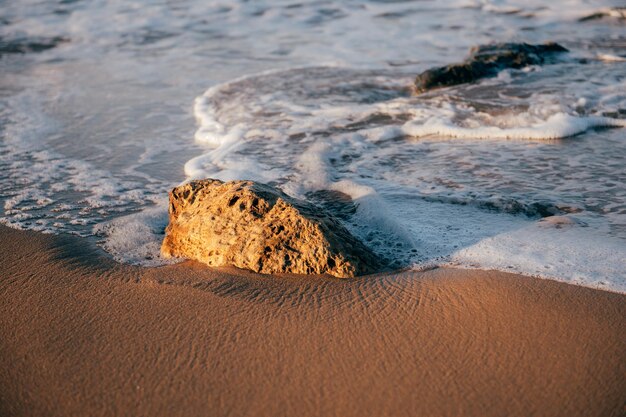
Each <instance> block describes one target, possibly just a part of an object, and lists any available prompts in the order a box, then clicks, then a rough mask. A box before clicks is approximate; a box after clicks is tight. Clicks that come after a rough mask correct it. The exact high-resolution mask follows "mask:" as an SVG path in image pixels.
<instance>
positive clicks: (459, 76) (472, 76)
mask: <svg viewBox="0 0 626 417" xmlns="http://www.w3.org/2000/svg"><path fill="white" fill-rule="evenodd" d="M562 52H567V49H565V48H564V47H562V46H561V45H559V44H557V43H546V44H543V45H530V44H527V43H496V44H493V45H481V46H477V47H474V48H472V50H471V51H470V56H469V58H467V59H466V60H465V61H463V62H461V63H459V64H451V65H447V66H445V67H438V68H431V69H429V70H426V71H424V72H422V73H421V74H419V75H418V76H417V78H416V79H415V89H416V91H417V92H418V93H423V92H425V91H428V90H432V89H433V88H437V87H448V86H452V85H458V84H465V83H471V82H474V81H477V80H479V79H481V78H486V77H493V76H496V75H497V74H498V72H500V71H502V70H504V69H507V68H523V67H526V66H528V65H540V64H544V63H547V62H549V61H550V60H551V59H552V58H553V57H554V56H555V55H556V54H559V53H562Z"/></svg>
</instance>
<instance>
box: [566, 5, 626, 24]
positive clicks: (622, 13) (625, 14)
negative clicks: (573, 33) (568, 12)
mask: <svg viewBox="0 0 626 417" xmlns="http://www.w3.org/2000/svg"><path fill="white" fill-rule="evenodd" d="M607 17H608V18H611V17H612V18H615V19H617V20H620V21H626V7H613V8H611V9H602V10H598V11H597V12H595V13H592V14H590V15H587V16H584V17H581V18H580V19H578V21H579V22H589V21H592V20H601V19H605V18H607Z"/></svg>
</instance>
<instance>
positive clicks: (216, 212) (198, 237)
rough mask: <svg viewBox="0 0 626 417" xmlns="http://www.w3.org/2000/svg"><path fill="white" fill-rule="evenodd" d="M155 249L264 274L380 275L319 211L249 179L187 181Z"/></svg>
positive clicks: (375, 262)
mask: <svg viewBox="0 0 626 417" xmlns="http://www.w3.org/2000/svg"><path fill="white" fill-rule="evenodd" d="M169 197H170V206H169V221H170V222H169V225H168V226H167V229H166V234H165V239H164V240H163V244H162V246H161V252H162V254H163V256H166V257H183V258H187V259H194V260H197V261H200V262H203V263H205V264H207V265H210V266H236V267H238V268H244V269H250V270H253V271H256V272H259V273H263V274H275V273H293V274H330V275H333V276H335V277H340V278H346V277H353V276H356V275H363V274H368V273H373V272H376V271H378V270H380V268H381V266H382V264H381V261H380V260H379V259H378V258H377V257H376V256H375V255H374V254H373V253H372V252H371V251H370V250H369V249H368V248H367V247H366V246H364V245H363V244H362V243H361V242H360V241H359V240H358V239H356V238H355V237H354V236H352V235H351V234H350V232H348V230H346V228H345V227H343V226H342V225H341V224H340V223H339V222H338V221H337V220H336V219H334V218H333V217H332V216H330V215H328V214H327V213H324V212H323V210H322V209H320V208H319V207H317V206H315V205H313V204H310V203H308V202H305V201H300V200H296V199H294V198H292V197H289V196H287V195H286V194H284V193H282V192H281V191H280V190H277V189H276V188H273V187H270V186H268V185H265V184H260V183H255V182H252V181H232V182H226V183H225V182H222V181H219V180H213V179H205V180H198V181H192V182H189V183H188V184H185V185H181V186H179V187H176V188H174V189H173V190H172V191H171V192H170V195H169Z"/></svg>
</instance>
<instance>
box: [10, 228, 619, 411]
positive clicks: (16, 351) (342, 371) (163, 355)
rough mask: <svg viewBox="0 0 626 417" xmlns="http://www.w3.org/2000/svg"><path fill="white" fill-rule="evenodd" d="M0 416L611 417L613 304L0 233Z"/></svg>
mask: <svg viewBox="0 0 626 417" xmlns="http://www.w3.org/2000/svg"><path fill="white" fill-rule="evenodd" d="M0 271H1V276H0V415H1V416H3V417H6V416H27V415H28V416H105V415H106V416H179V415H180V416H226V415H229V416H244V415H246V416H316V415H318V416H341V417H348V416H359V417H364V416H387V415H389V416H457V415H458V416H620V415H624V414H625V412H626V408H625V405H626V296H624V295H621V294H615V293H610V292H605V291H599V290H593V289H588V288H582V287H577V286H571V285H567V284H562V283H557V282H552V281H546V280H539V279H534V278H528V277H522V276H516V275H510V274H504V273H498V272H487V271H466V270H453V269H436V270H432V271H427V272H422V273H417V272H406V273H398V274H392V275H384V276H371V277H365V278H362V279H356V280H347V281H346V280H337V279H330V278H323V277H322V278H320V277H317V278H294V277H267V276H258V275H254V274H251V273H246V272H242V271H236V270H228V269H221V270H208V269H206V268H204V267H202V266H200V265H198V264H194V263H191V262H187V263H183V264H179V265H175V266H171V267H163V268H151V269H148V268H146V269H142V268H136V267H130V266H124V265H119V264H116V263H115V262H113V261H111V260H109V259H108V258H106V257H104V256H102V254H101V253H100V252H99V251H98V250H97V249H94V248H93V247H91V246H89V245H86V244H85V243H84V242H83V241H79V240H77V239H75V238H71V237H54V236H45V235H40V234H37V233H32V232H20V231H14V230H10V229H7V228H5V227H0Z"/></svg>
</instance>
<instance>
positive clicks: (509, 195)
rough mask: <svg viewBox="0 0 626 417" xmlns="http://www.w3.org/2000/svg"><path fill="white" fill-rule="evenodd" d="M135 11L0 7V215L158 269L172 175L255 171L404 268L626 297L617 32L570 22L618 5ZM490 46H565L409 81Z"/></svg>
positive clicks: (625, 145) (625, 36)
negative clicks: (433, 79)
mask: <svg viewBox="0 0 626 417" xmlns="http://www.w3.org/2000/svg"><path fill="white" fill-rule="evenodd" d="M146 3H147V2H141V1H135V2H129V1H124V2H122V1H119V2H115V1H108V2H105V1H94V2H82V1H59V2H50V1H45V2H43V1H42V2H36V1H23V2H7V1H5V2H0V8H1V10H2V11H3V13H2V16H3V17H2V19H0V40H2V42H0V46H3V48H2V49H1V52H0V53H1V54H2V56H1V58H0V67H1V73H2V76H1V77H0V129H1V132H2V133H1V134H2V142H0V168H1V169H2V175H1V176H0V199H1V200H2V205H3V213H2V222H3V223H4V224H8V225H10V226H12V227H17V228H28V229H35V230H40V231H42V232H52V233H74V234H79V235H81V236H84V237H85V238H87V239H98V240H99V241H100V243H101V244H102V245H103V247H104V248H105V249H107V250H108V251H109V252H110V253H111V254H112V255H113V256H115V257H116V259H118V260H120V261H124V262H132V263H140V264H144V265H158V264H161V263H162V262H163V260H161V259H160V258H159V256H158V246H159V241H160V239H161V237H162V233H163V227H164V225H165V223H166V222H167V215H166V212H165V204H164V199H165V197H166V194H167V191H168V189H169V188H171V187H172V186H175V185H177V184H179V183H180V182H182V181H185V180H186V179H189V178H201V177H206V176H210V177H216V178H221V179H224V180H228V179H254V180H259V181H265V182H270V183H273V184H275V185H278V186H280V187H281V188H282V189H283V190H284V191H286V192H287V193H289V194H292V195H294V196H298V197H303V198H308V199H311V200H313V201H316V202H317V203H318V204H320V205H323V206H326V207H327V208H328V209H329V210H331V211H334V212H335V214H337V215H338V216H340V217H341V218H342V220H343V221H344V222H345V224H346V226H347V227H348V228H350V229H351V230H352V231H353V232H354V233H355V234H356V235H357V236H359V237H360V238H362V239H363V240H364V241H365V242H366V243H367V244H368V245H369V246H370V247H371V248H372V249H373V250H375V251H377V252H378V253H380V254H381V256H385V257H387V258H390V259H393V260H394V261H395V264H396V265H397V266H398V267H406V266H414V267H418V268H419V267H424V266H429V265H433V264H454V265H460V266H465V267H483V268H496V269H502V270H507V271H517V272H522V273H526V274H533V275H539V276H544V277H549V278H555V279H559V280H566V281H571V282H575V283H579V284H582V285H590V286H600V287H603V288H608V289H613V290H617V291H626V273H625V272H624V271H626V185H625V184H626V170H625V169H624V167H625V166H626V141H625V137H626V133H625V132H626V131H625V130H624V128H623V126H624V124H625V123H626V79H625V78H624V74H626V24H625V23H624V21H623V20H620V19H619V18H616V17H608V18H605V19H598V20H589V21H584V22H579V21H578V19H579V18H581V17H584V16H586V15H589V14H590V13H593V12H594V11H596V10H598V9H600V8H602V7H609V6H615V5H619V2H610V1H607V2H603V3H602V4H599V2H584V1H563V2H561V3H560V4H559V5H544V2H539V1H537V2H534V1H524V2H521V1H461V0H455V1H446V2H439V1H438V2H434V1H432V2H431V1H402V2H387V1H369V2H357V1H343V2H325V1H311V2H275V1H272V2H269V1H258V2H202V1H197V0H196V1H180V2H175V3H172V2H166V1H164V2H160V3H159V2H157V3H155V2H150V4H146ZM494 41H526V42H531V43H533V42H534V43H538V42H544V41H556V42H559V43H561V44H563V45H564V46H566V47H567V48H568V49H570V51H571V52H570V53H569V54H567V55H566V56H564V57H563V58H562V59H561V60H560V62H558V63H557V64H554V65H546V66H542V67H529V68H524V69H522V70H508V71H504V72H502V73H500V75H499V76H498V77H497V78H492V79H488V80H484V81H482V82H480V83H477V84H473V85H465V86H457V87H453V88H447V89H440V90H435V91H432V92H429V93H427V94H424V95H420V96H418V97H415V96H412V95H411V93H410V85H411V82H412V79H413V77H414V76H415V74H417V73H418V72H420V71H422V70H425V69H427V68H430V67H432V66H437V65H444V64H447V63H452V62H458V61H460V60H462V59H463V58H464V57H465V56H466V55H467V53H468V50H469V48H470V47H471V46H473V45H477V44H481V43H489V42H494ZM6 45H8V46H7V47H4V46H6ZM42 45H43V46H42ZM16 50H19V52H23V53H15V51H16ZM336 193H342V194H344V195H347V196H349V197H350V199H351V200H352V202H351V203H346V204H348V205H349V207H348V209H347V210H346V206H345V204H344V205H341V204H339V205H338V204H337V203H336V201H337V198H336V197H337V194H336Z"/></svg>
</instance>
